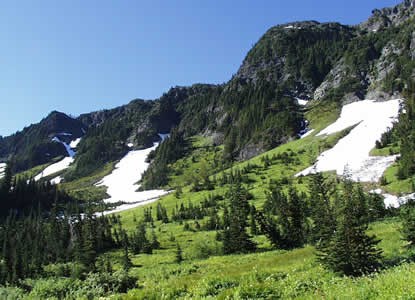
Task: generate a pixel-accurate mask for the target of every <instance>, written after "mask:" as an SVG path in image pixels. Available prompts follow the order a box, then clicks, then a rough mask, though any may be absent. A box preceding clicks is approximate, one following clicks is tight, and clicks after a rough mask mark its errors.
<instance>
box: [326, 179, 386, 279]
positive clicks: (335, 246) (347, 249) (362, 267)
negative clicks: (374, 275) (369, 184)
mask: <svg viewBox="0 0 415 300" xmlns="http://www.w3.org/2000/svg"><path fill="white" fill-rule="evenodd" d="M337 197H340V198H339V199H338V201H337V203H339V205H340V207H339V209H338V212H337V220H336V221H337V224H336V231H335V233H334V234H333V236H332V239H331V240H330V242H329V243H327V245H326V246H325V247H321V248H320V251H319V256H318V257H319V260H320V261H321V262H322V263H323V265H325V266H326V267H327V268H329V269H331V270H333V271H334V272H336V273H340V274H344V275H348V276H360V275H364V274H368V273H371V272H373V271H374V270H376V269H377V268H378V267H379V266H380V260H381V253H382V251H381V250H380V249H378V248H377V247H376V246H377V244H378V243H379V240H377V239H376V237H375V236H369V235H367V234H366V230H367V228H368V218H367V215H365V209H366V207H367V206H365V203H364V200H363V198H364V197H362V192H361V188H360V187H353V184H352V182H351V181H350V180H349V179H347V178H346V179H345V180H344V182H343V190H342V193H341V194H338V196H337Z"/></svg>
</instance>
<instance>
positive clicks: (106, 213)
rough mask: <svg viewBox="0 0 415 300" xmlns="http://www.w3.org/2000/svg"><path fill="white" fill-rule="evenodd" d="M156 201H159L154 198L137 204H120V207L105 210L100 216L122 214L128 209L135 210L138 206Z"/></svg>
mask: <svg viewBox="0 0 415 300" xmlns="http://www.w3.org/2000/svg"><path fill="white" fill-rule="evenodd" d="M158 199H159V197H156V198H153V199H149V200H145V201H140V202H137V203H128V204H121V205H119V206H117V207H116V208H114V209H111V210H106V211H104V212H102V214H103V215H109V214H113V213H119V212H122V211H124V210H129V209H132V208H136V207H139V206H142V205H146V204H150V203H153V202H156V201H157V200H158Z"/></svg>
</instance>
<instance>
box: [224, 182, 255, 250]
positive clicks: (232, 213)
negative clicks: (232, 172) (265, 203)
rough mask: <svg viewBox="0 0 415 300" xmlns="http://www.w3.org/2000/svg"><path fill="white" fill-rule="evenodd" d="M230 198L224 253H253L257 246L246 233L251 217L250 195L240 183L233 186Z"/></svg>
mask: <svg viewBox="0 0 415 300" xmlns="http://www.w3.org/2000/svg"><path fill="white" fill-rule="evenodd" d="M229 197H230V199H229V215H228V216H227V218H229V226H228V227H225V229H224V233H223V251H224V253H225V254H231V253H247V252H252V251H254V250H255V249H256V244H255V243H254V242H253V241H252V240H251V237H250V236H249V234H248V233H247V231H246V227H247V226H248V215H249V203H248V193H247V191H246V190H245V189H244V188H243V187H242V185H241V183H240V182H239V181H238V182H236V183H235V184H233V185H232V186H231V189H230V190H229ZM224 223H225V222H224Z"/></svg>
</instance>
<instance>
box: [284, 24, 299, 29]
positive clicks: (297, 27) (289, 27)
mask: <svg viewBox="0 0 415 300" xmlns="http://www.w3.org/2000/svg"><path fill="white" fill-rule="evenodd" d="M284 28H285V29H302V27H299V26H293V25H288V26H285V27H284Z"/></svg>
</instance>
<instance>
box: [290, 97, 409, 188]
mask: <svg viewBox="0 0 415 300" xmlns="http://www.w3.org/2000/svg"><path fill="white" fill-rule="evenodd" d="M400 102H401V100H400V99H396V100H389V101H385V102H376V101H374V100H364V101H359V102H354V103H351V104H347V105H345V106H344V107H343V109H342V112H341V115H340V118H339V119H338V120H337V121H336V122H334V123H333V124H331V125H330V126H328V127H327V128H325V129H324V130H322V131H321V132H320V133H319V134H318V135H317V136H322V135H328V134H332V133H335V132H339V131H341V130H344V129H346V128H348V127H351V126H354V125H355V128H353V129H352V130H351V131H350V133H349V134H348V135H347V136H345V137H344V138H342V139H340V140H339V142H338V143H337V144H336V145H335V146H334V147H333V148H331V149H330V150H327V151H325V152H323V153H322V154H321V155H320V156H319V157H318V158H317V162H316V163H315V164H314V165H313V166H311V167H309V168H307V169H305V170H304V171H302V172H300V173H298V174H297V176H299V175H307V174H311V173H316V172H323V171H332V170H334V171H336V172H337V174H338V175H343V174H344V172H345V170H346V171H347V173H349V175H350V176H351V178H352V179H353V180H355V181H364V182H369V181H374V182H376V181H378V180H379V179H380V177H381V176H382V174H383V172H384V171H385V169H386V168H387V167H389V166H390V165H391V164H392V163H393V162H394V161H395V159H396V156H386V157H381V156H379V157H372V156H369V152H370V150H371V149H372V148H373V147H374V146H375V142H376V140H379V139H380V137H381V135H382V133H384V132H385V131H386V130H387V129H388V127H392V123H393V121H394V120H395V119H396V118H397V116H398V113H399V106H400Z"/></svg>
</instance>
